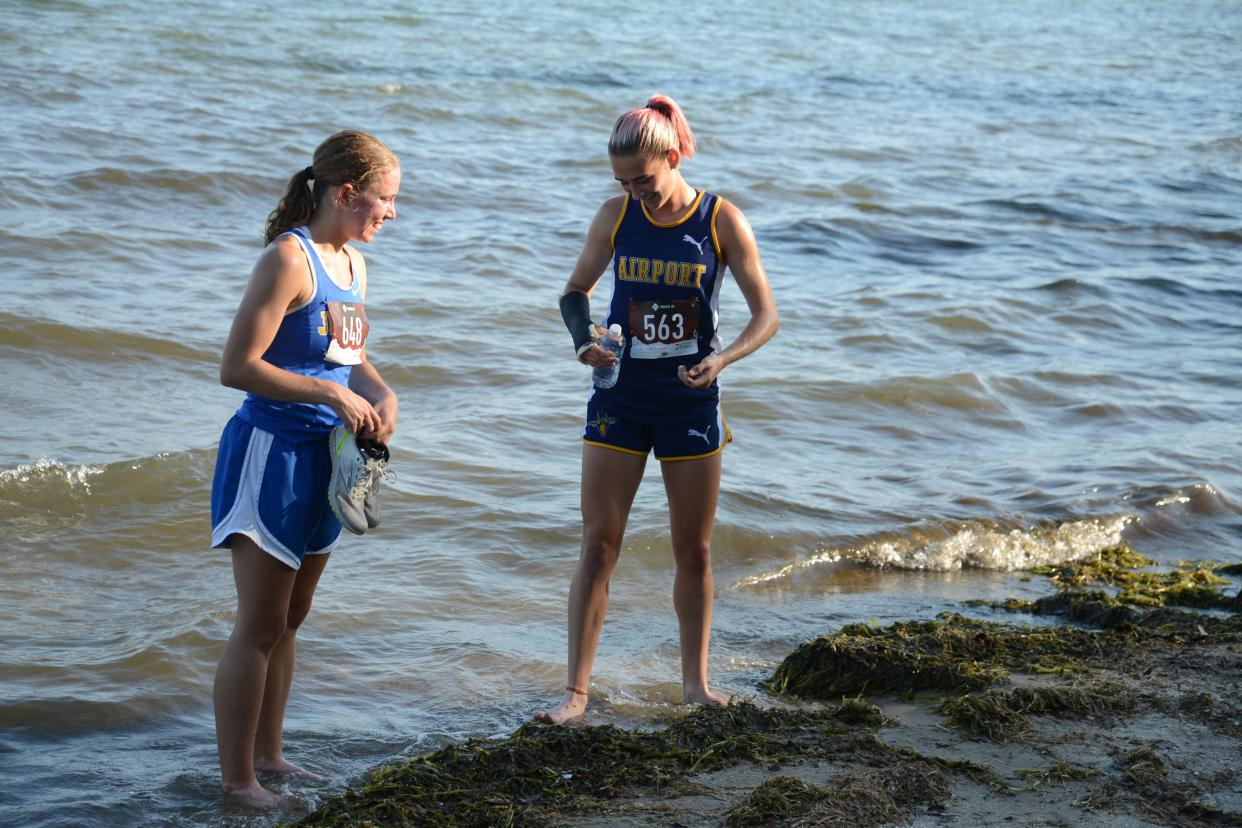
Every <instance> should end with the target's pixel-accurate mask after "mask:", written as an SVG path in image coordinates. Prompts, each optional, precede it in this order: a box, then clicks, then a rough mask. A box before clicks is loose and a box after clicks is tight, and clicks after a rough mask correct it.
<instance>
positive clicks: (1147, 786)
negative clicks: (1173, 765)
mask: <svg viewBox="0 0 1242 828" xmlns="http://www.w3.org/2000/svg"><path fill="white" fill-rule="evenodd" d="M1120 764H1121V767H1122V770H1123V774H1124V776H1125V778H1126V780H1127V781H1128V782H1130V783H1131V785H1132V786H1133V790H1134V793H1136V794H1137V795H1138V797H1139V801H1140V802H1141V804H1142V806H1143V807H1144V808H1145V809H1146V810H1148V811H1150V812H1151V813H1153V814H1154V815H1156V816H1158V817H1159V818H1160V819H1162V820H1163V821H1164V822H1165V823H1166V824H1168V825H1175V826H1186V827H1187V828H1191V826H1200V825H1242V814H1239V813H1233V812H1229V811H1223V810H1221V809H1219V808H1215V807H1212V806H1211V805H1206V804H1204V803H1203V802H1202V801H1200V800H1199V798H1198V794H1199V791H1198V790H1197V789H1196V788H1195V787H1194V786H1193V785H1187V784H1181V783H1177V782H1174V781H1173V780H1172V779H1170V778H1169V769H1168V766H1167V765H1166V764H1165V762H1164V760H1163V759H1161V758H1160V755H1159V754H1157V753H1156V752H1155V751H1154V750H1152V749H1151V748H1150V747H1149V746H1147V745H1139V746H1138V747H1135V748H1133V749H1131V750H1129V751H1127V752H1126V753H1125V754H1124V755H1123V756H1122V757H1121V761H1120Z"/></svg>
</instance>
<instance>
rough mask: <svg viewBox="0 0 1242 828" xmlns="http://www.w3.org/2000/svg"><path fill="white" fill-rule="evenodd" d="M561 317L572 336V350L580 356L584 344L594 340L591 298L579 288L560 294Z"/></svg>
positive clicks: (584, 347) (584, 346) (586, 344)
mask: <svg viewBox="0 0 1242 828" xmlns="http://www.w3.org/2000/svg"><path fill="white" fill-rule="evenodd" d="M561 318H562V319H564V320H565V327H566V328H568V329H569V335H570V336H572V337H573V338H574V350H575V351H577V352H578V355H579V356H581V355H582V352H583V351H584V350H585V349H586V346H588V345H590V344H591V343H592V342H594V341H595V334H594V331H593V329H592V327H591V298H590V297H589V296H587V295H586V294H585V293H583V292H582V291H580V290H571V291H569V292H568V293H566V294H564V295H563V296H561Z"/></svg>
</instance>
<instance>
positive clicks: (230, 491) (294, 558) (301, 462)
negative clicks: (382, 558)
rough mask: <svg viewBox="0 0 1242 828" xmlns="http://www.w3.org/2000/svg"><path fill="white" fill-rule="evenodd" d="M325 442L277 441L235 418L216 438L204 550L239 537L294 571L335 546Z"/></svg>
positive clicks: (337, 525)
mask: <svg viewBox="0 0 1242 828" xmlns="http://www.w3.org/2000/svg"><path fill="white" fill-rule="evenodd" d="M331 474H332V459H331V456H330V455H329V453H328V441H327V439H326V438H325V439H323V440H307V441H305V442H299V443H294V442H290V441H288V440H282V439H281V438H280V437H277V436H276V435H274V434H272V433H271V432H268V431H264V430H263V429H261V428H255V427H254V426H252V425H250V424H249V423H247V422H246V421H245V420H242V419H241V418H239V417H236V416H234V417H233V418H232V419H231V420H229V422H228V424H227V425H226V426H225V427H224V433H223V434H221V435H220V450H219V452H218V453H217V454H216V473H215V479H214V480H213V481H212V484H211V545H212V546H213V547H215V548H216V549H227V548H228V547H229V546H230V545H231V541H230V538H231V536H232V535H245V536H246V537H248V538H250V539H251V540H252V541H254V542H255V543H256V544H258V545H259V548H260V549H262V550H263V551H264V552H266V553H268V554H269V555H271V556H272V557H274V558H276V559H277V560H279V561H280V562H281V563H283V564H286V565H287V566H290V567H292V568H294V569H297V568H299V567H300V566H301V565H302V558H304V557H306V556H307V555H325V554H327V553H329V552H331V551H332V548H333V547H334V546H336V541H337V539H338V538H340V536H341V524H340V523H339V522H338V521H337V519H336V515H334V514H332V509H331V507H329V506H328V480H329V478H330V476H331Z"/></svg>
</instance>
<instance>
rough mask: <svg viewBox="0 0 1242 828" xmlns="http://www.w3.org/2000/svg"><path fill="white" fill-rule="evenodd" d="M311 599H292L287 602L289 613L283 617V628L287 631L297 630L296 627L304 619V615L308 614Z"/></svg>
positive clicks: (300, 624) (299, 625)
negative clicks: (290, 601)
mask: <svg viewBox="0 0 1242 828" xmlns="http://www.w3.org/2000/svg"><path fill="white" fill-rule="evenodd" d="M310 610H311V599H310V598H307V599H306V600H305V601H293V602H292V603H290V604H289V615H288V616H287V617H286V619H285V628H286V629H287V630H288V631H289V632H297V629H298V627H301V626H302V622H303V621H305V620H306V616H308V615H310Z"/></svg>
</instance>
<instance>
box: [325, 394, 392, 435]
mask: <svg viewBox="0 0 1242 828" xmlns="http://www.w3.org/2000/svg"><path fill="white" fill-rule="evenodd" d="M336 387H337V389H338V391H337V394H336V395H335V399H333V400H332V401H331V402H329V403H328V405H329V406H331V408H332V410H333V411H335V412H336V416H338V417H340V418H341V422H342V423H344V424H345V427H346V428H348V429H349V430H350V431H352V432H353V433H354V434H359V433H367V432H372V431H376V430H377V429H379V427H380V417H379V414H378V413H376V411H375V408H374V406H372V405H371V403H369V402H367V400H366V399H365V398H363V397H361V396H359V395H358V394H355V393H354V392H353V391H350V390H349V389H348V388H345V387H344V386H340V385H338V386H336Z"/></svg>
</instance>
